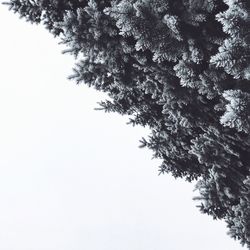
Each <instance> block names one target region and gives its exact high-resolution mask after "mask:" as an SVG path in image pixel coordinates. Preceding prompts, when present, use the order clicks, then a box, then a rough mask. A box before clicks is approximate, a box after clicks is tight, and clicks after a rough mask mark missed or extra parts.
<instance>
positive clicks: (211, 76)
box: [5, 0, 250, 248]
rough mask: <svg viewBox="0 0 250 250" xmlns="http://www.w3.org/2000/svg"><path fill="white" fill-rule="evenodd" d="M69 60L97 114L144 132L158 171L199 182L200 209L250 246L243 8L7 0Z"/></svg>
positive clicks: (144, 1) (248, 71)
mask: <svg viewBox="0 0 250 250" xmlns="http://www.w3.org/2000/svg"><path fill="white" fill-rule="evenodd" d="M5 4H7V5H8V6H9V8H10V9H11V10H12V11H14V12H17V13H18V14H19V15H20V16H21V17H23V18H25V19H26V20H27V21H29V22H31V23H43V24H44V25H45V27H46V28H47V29H48V30H49V31H50V32H51V33H52V34H54V35H55V36H59V37H60V38H61V41H62V43H63V44H65V45H66V46H67V49H66V50H65V52H67V53H71V54H72V55H74V56H75V57H76V60H77V62H76V65H75V67H74V69H73V74H72V75H71V76H70V78H71V79H74V80H75V81H76V82H77V83H85V84H88V85H89V86H90V87H94V88H96V89H97V90H100V91H103V92H106V93H107V94H108V95H109V97H110V98H111V100H107V101H102V102H101V103H100V109H103V110H105V111H107V112H118V113H120V114H122V115H125V114H126V115H130V122H129V123H131V124H133V125H142V126H148V127H149V128H150V129H151V131H152V132H151V134H150V135H149V137H148V139H144V138H143V139H142V141H141V143H142V144H141V146H142V147H148V148H150V149H152V150H153V153H154V157H156V158H160V159H162V161H163V162H162V164H161V166H160V169H159V170H160V173H171V174H172V175H173V176H174V177H181V178H185V179H186V180H188V181H193V180H197V184H196V188H197V189H198V190H199V191H200V196H199V197H197V198H196V199H198V200H201V204H200V206H199V207H200V210H201V211H202V212H203V213H206V214H209V215H212V216H213V217H214V218H215V219H224V220H225V221H226V222H227V224H228V227H229V234H230V235H231V236H232V237H233V238H235V239H238V240H240V241H241V243H242V244H247V246H248V247H249V248H250V212H249V208H250V196H249V194H250V171H249V170H250V166H249V165H250V136H249V134H250V111H249V108H250V87H249V86H250V85H249V83H250V82H249V81H250V33H249V31H248V30H249V27H250V2H249V1H248V0H70V1H65V0H9V2H7V3H5Z"/></svg>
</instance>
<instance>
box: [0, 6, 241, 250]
mask: <svg viewBox="0 0 250 250" xmlns="http://www.w3.org/2000/svg"><path fill="white" fill-rule="evenodd" d="M0 31H1V39H0V250H83V249H86V250H118V249H119V250H182V249H183V250H184V249H190V250H201V249H202V250H211V249H213V250H222V249H227V250H240V249H243V248H242V247H241V246H240V244H239V243H238V242H237V243H236V242H234V241H233V240H232V239H230V238H229V236H227V235H226V230H227V229H226V226H225V224H224V223H223V222H218V221H213V220H212V218H210V217H208V216H206V215H202V214H200V212H199V211H198V209H197V208H196V207H195V205H196V203H195V202H194V201H192V197H193V196H194V195H195V194H194V193H193V191H192V190H193V188H194V184H190V183H185V182H184V181H182V180H174V179H173V178H172V177H171V176H167V175H164V176H158V171H157V170H158V168H157V167H158V165H159V164H160V161H156V160H151V156H152V152H151V151H149V150H146V149H139V148H138V145H139V140H140V138H141V137H142V136H146V135H147V134H148V131H147V130H146V129H143V128H141V127H132V126H131V125H126V122H127V121H128V118H127V117H122V116H120V115H117V114H105V113H104V112H102V111H94V110H93V109H94V107H97V106H98V105H97V104H96V102H97V101H100V100H103V99H105V96H104V95H103V94H101V93H98V92H96V91H94V90H92V89H88V88H87V87H86V86H83V85H78V86H77V85H76V84H75V83H74V82H69V81H68V80H67V76H68V75H70V73H71V68H72V66H73V64H74V60H73V58H72V57H71V56H69V55H62V54H61V50H63V47H62V46H59V45H58V41H57V40H56V39H54V38H53V36H52V35H50V34H49V33H48V32H47V31H46V30H45V29H44V28H43V27H42V26H32V25H31V24H28V23H25V22H24V20H20V19H19V18H18V17H17V15H14V14H13V13H10V12H8V10H7V8H6V7H5V6H0Z"/></svg>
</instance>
